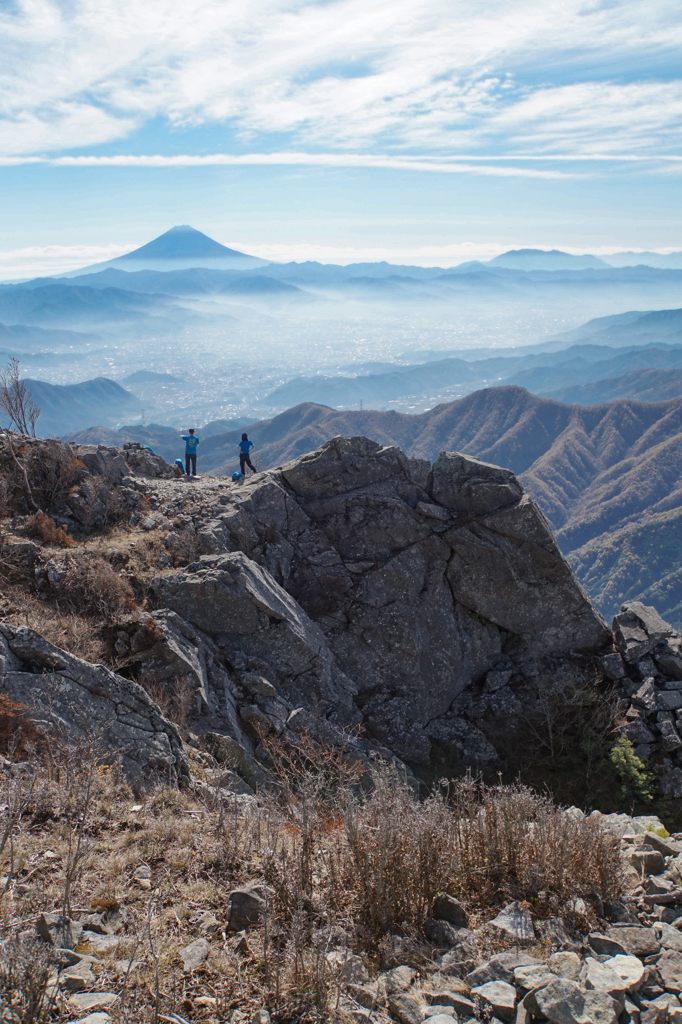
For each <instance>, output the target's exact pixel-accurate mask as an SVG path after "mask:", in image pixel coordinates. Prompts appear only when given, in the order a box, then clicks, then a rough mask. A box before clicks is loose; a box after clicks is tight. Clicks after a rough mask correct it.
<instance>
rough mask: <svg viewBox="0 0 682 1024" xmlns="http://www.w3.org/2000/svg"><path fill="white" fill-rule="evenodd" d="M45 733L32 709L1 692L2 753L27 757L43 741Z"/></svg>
mask: <svg viewBox="0 0 682 1024" xmlns="http://www.w3.org/2000/svg"><path fill="white" fill-rule="evenodd" d="M42 740H43V735H42V733H41V731H40V730H39V729H38V727H37V726H36V723H35V722H34V721H33V718H32V716H31V709H30V708H28V707H27V706H26V705H25V704H19V703H18V702H17V701H15V700H13V699H12V698H11V697H10V696H8V695H7V694H6V693H0V753H3V754H9V753H12V754H13V755H14V756H15V757H17V758H20V759H21V758H27V757H29V756H30V755H31V754H33V753H34V752H35V750H36V748H37V747H39V746H40V745H41V743H42Z"/></svg>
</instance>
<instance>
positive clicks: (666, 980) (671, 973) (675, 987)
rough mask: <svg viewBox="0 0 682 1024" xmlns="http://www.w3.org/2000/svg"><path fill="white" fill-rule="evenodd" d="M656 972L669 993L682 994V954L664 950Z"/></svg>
mask: <svg viewBox="0 0 682 1024" xmlns="http://www.w3.org/2000/svg"><path fill="white" fill-rule="evenodd" d="M656 970H657V971H658V973H659V975H660V977H661V981H662V984H663V986H664V988H665V989H667V991H668V992H682V953H678V952H676V951H675V950H673V949H666V950H664V951H663V952H662V953H661V955H660V956H659V958H658V960H657V962H656Z"/></svg>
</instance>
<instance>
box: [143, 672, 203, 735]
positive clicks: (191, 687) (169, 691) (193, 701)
mask: <svg viewBox="0 0 682 1024" xmlns="http://www.w3.org/2000/svg"><path fill="white" fill-rule="evenodd" d="M140 683H141V685H142V686H143V687H144V689H145V690H146V691H147V693H148V694H149V696H150V697H151V699H152V700H153V701H154V703H155V704H158V706H159V709H160V710H161V714H162V715H163V716H164V718H168V719H170V721H171V722H174V723H175V725H177V727H178V728H179V729H180V730H183V729H185V728H186V727H187V720H188V719H189V716H190V712H191V711H192V709H196V706H197V688H196V683H195V681H193V680H192V678H191V676H173V677H172V678H171V679H163V680H145V679H144V677H143V678H142V679H141V680H140Z"/></svg>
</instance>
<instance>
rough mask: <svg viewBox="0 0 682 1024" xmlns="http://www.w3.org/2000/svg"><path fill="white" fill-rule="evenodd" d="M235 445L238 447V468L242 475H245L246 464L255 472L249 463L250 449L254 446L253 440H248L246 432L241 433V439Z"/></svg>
mask: <svg viewBox="0 0 682 1024" xmlns="http://www.w3.org/2000/svg"><path fill="white" fill-rule="evenodd" d="M237 447H238V448H239V469H240V470H241V474H242V476H246V467H247V466H248V467H249V469H250V470H251V472H252V473H255V472H256V467H255V466H254V465H252V463H251V449H252V448H253V447H254V443H253V441H249V435H248V434H242V439H241V441H240V442H239V444H238V445H237Z"/></svg>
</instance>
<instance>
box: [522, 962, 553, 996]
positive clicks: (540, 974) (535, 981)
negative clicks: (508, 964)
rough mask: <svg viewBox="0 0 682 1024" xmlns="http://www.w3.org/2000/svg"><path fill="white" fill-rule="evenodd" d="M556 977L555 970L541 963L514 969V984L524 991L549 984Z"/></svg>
mask: <svg viewBox="0 0 682 1024" xmlns="http://www.w3.org/2000/svg"><path fill="white" fill-rule="evenodd" d="M555 977H556V975H555V974H554V973H553V971H551V970H550V969H548V968H547V967H545V965H544V964H539V965H538V966H537V967H536V966H533V967H517V968H516V969H515V970H514V984H515V985H516V986H517V988H521V989H523V990H524V992H530V991H531V990H532V989H534V988H543V986H545V985H549V983H550V981H553V980H554V978H555Z"/></svg>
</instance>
